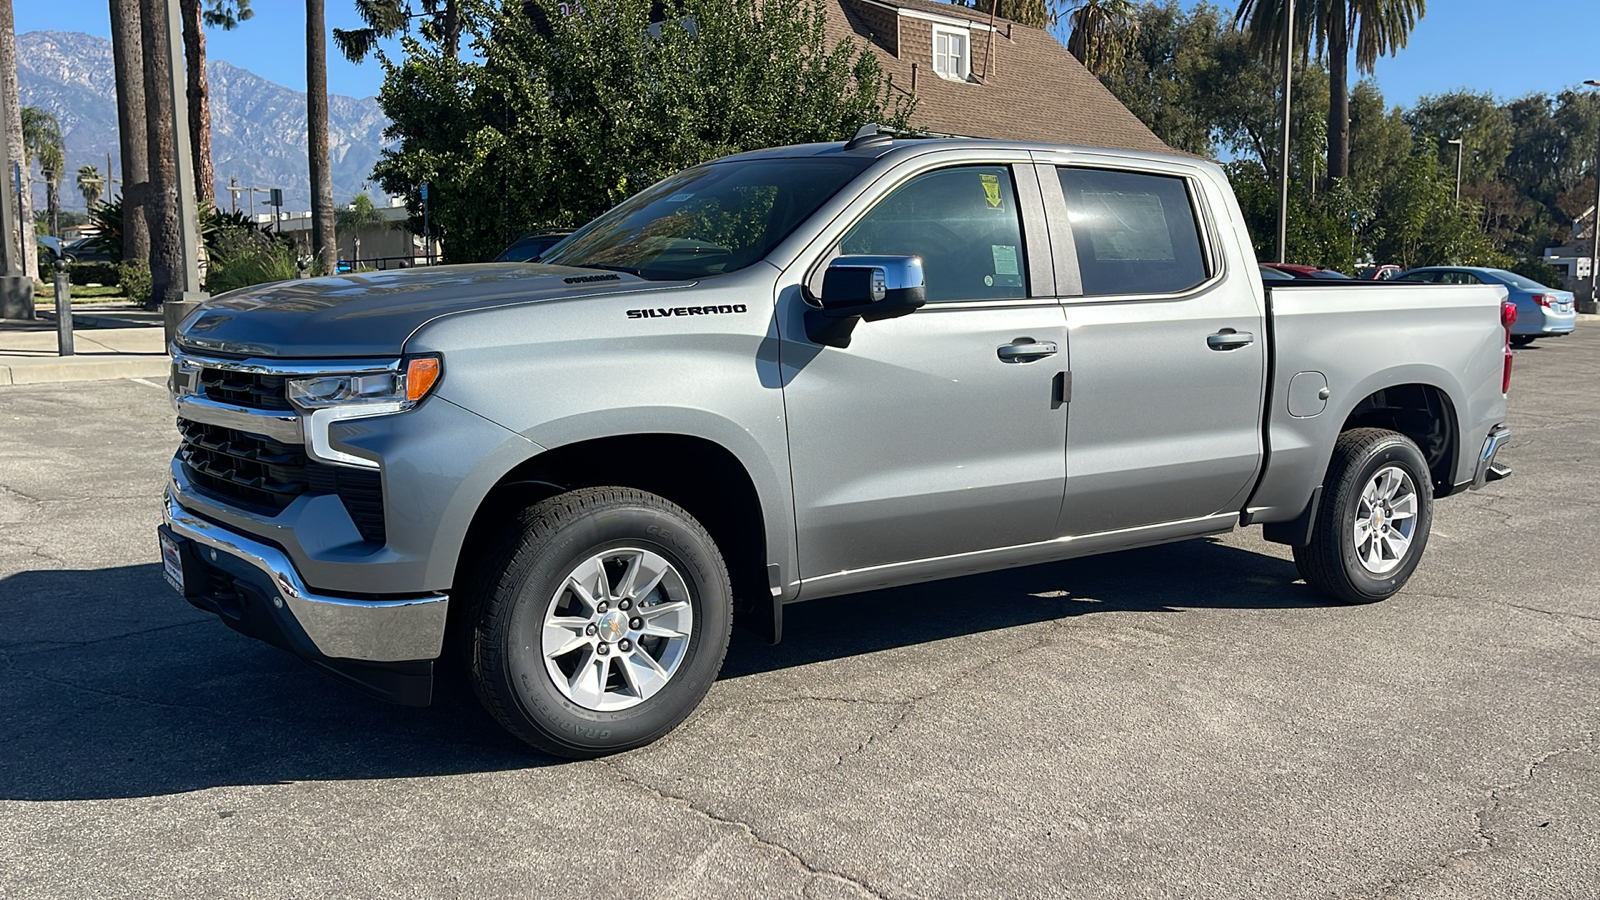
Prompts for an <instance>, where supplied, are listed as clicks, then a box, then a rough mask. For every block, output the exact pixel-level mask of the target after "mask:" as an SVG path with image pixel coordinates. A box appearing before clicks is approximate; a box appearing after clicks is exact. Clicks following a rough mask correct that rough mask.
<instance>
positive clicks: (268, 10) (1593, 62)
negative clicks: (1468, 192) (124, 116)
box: [13, 0, 1600, 104]
mask: <svg viewBox="0 0 1600 900" xmlns="http://www.w3.org/2000/svg"><path fill="white" fill-rule="evenodd" d="M1223 5H1224V6H1231V5H1232V2H1231V0H1225V2H1224V3H1223ZM254 9H255V11H256V16H255V18H254V19H251V20H250V21H249V22H246V23H245V24H244V25H242V26H241V27H240V28H238V29H237V30H235V31H232V32H225V31H220V30H216V29H212V30H210V31H209V32H208V33H207V42H208V46H207V50H208V52H209V53H210V55H211V56H212V57H213V58H215V59H225V60H227V61H228V62H231V63H233V64H234V65H236V66H240V67H242V68H245V69H249V70H250V71H252V72H255V73H256V74H257V75H261V76H262V77H264V78H267V79H270V80H272V81H275V82H277V83H279V84H282V85H285V86H287V87H292V88H295V89H297V90H304V89H305V71H306V70H305V4H304V3H302V2H300V0H255V3H254ZM13 10H14V13H15V15H16V23H17V30H18V31H19V32H25V31H38V30H49V29H54V30H60V31H86V32H89V33H91V34H96V35H100V36H102V37H109V36H110V33H111V24H110V19H109V13H108V12H107V10H108V3H107V0H48V2H46V0H23V2H21V3H14V5H13ZM327 18H328V25H329V27H333V28H354V27H359V25H360V23H359V21H357V20H356V17H355V12H354V4H353V3H351V2H350V0H328V2H327ZM1597 48H1600V2H1597V0H1523V2H1521V3H1513V4H1509V5H1508V4H1506V3H1505V2H1504V0H1433V2H1432V3H1430V4H1428V14H1427V15H1426V16H1425V17H1424V18H1423V20H1422V22H1421V24H1420V25H1419V26H1418V27H1417V30H1416V31H1415V32H1413V33H1412V35H1411V43H1410V46H1409V47H1408V48H1407V49H1406V50H1404V51H1402V52H1401V54H1400V55H1399V56H1398V57H1396V58H1394V59H1383V60H1380V61H1379V62H1378V68H1377V78H1378V83H1379V85H1380V86H1381V87H1382V89H1383V93H1384V97H1385V98H1386V99H1387V100H1388V101H1389V102H1390V103H1391V104H1394V103H1399V104H1410V103H1412V102H1413V101H1415V100H1416V99H1417V97H1419V96H1421V95H1423V94H1436V93H1439V92H1441V91H1447V90H1450V89H1452V88H1457V87H1467V88H1472V89H1474V90H1480V91H1484V90H1486V91H1491V92H1493V93H1495V94H1497V95H1499V96H1501V97H1502V98H1511V97H1519V96H1522V95H1523V94H1527V93H1530V92H1533V91H1545V92H1550V93H1554V92H1556V91H1559V90H1560V89H1562V88H1564V87H1570V86H1573V85H1576V84H1579V83H1581V82H1583V81H1584V80H1585V79H1589V78H1597V79H1600V49H1597ZM381 80H382V72H381V71H380V70H379V68H378V65H377V64H376V63H373V62H368V63H367V64H365V65H363V66H354V65H351V64H350V63H348V62H346V61H345V60H344V59H343V58H342V57H340V56H339V55H338V54H337V53H336V52H333V51H332V50H331V48H330V52H329V62H328V87H329V89H330V90H331V91H332V92H333V93H336V94H347V95H350V96H358V97H359V96H369V95H371V94H373V93H375V92H376V91H377V89H378V85H379V82H380V81H381Z"/></svg>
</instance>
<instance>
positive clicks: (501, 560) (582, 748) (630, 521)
mask: <svg viewBox="0 0 1600 900" xmlns="http://www.w3.org/2000/svg"><path fill="white" fill-rule="evenodd" d="M485 562H486V564H488V565H490V566H493V567H495V571H497V572H498V574H499V577H498V579H494V578H489V579H484V581H485V582H488V583H489V584H490V586H489V587H487V588H486V589H485V590H484V591H483V592H482V596H480V597H477V598H474V599H475V600H476V601H477V603H476V604H475V606H476V608H477V610H478V619H477V625H476V630H475V633H474V635H473V654H472V657H473V659H472V672H473V683H474V686H475V687H476V689H477V692H478V697H479V699H480V700H481V701H482V702H483V705H484V707H485V708H486V709H487V710H488V711H489V712H490V714H492V715H493V716H494V717H495V718H496V719H497V720H499V722H500V724H501V725H503V726H505V728H506V729H507V730H508V731H510V732H511V733H512V734H515V735H516V736H517V737H519V738H521V739H523V740H524V741H526V742H528V743H529V744H532V745H533V746H535V747H537V748H539V749H541V750H544V751H546V752H548V753H553V754H556V755H560V756H570V757H591V756H600V755H603V754H606V753H614V752H617V751H620V750H627V749H629V748H632V747H638V746H642V745H644V744H648V743H650V742H651V741H654V740H656V739H657V738H659V737H661V736H662V735H664V734H666V733H667V732H668V731H671V730H672V729H673V728H675V727H677V725H678V724H679V723H680V722H682V721H683V720H684V719H686V718H687V717H688V716H689V714H690V713H692V712H693V711H694V709H695V707H696V706H698V705H699V704H700V701H701V699H702V698H704V697H705V694H706V691H708V690H709V689H710V688H711V684H712V682H713V681H714V680H715V679H716V677H717V672H718V671H719V670H720V669H721V668H722V659H723V656H724V655H725V654H726V653H727V650H728V640H729V636H730V629H731V626H732V621H733V601H732V598H733V591H732V588H731V586H730V584H729V580H728V570H727V566H726V565H725V564H724V562H723V559H722V555H721V553H719V552H718V550H717V546H716V544H715V543H714V542H713V541H712V539H711V536H710V535H709V534H707V533H706V530H705V529H704V528H702V527H701V526H700V524H699V523H698V522H696V521H695V520H694V518H693V517H692V516H690V515H689V514H688V513H687V512H685V511H684V510H683V509H681V508H680V507H678V506H676V505H675V504H673V503H671V502H669V501H667V500H665V499H663V498H661V497H658V496H655V495H654V494H647V493H645V492H643V491H636V490H633V489H630V488H616V487H607V488H585V489H583V490H577V491H572V492H570V493H566V494H561V495H558V496H556V497H552V498H550V499H548V500H545V501H544V502H542V503H539V504H536V505H534V506H532V507H530V508H528V509H527V510H524V511H523V512H522V514H521V515H520V516H519V517H518V518H517V519H516V521H515V523H514V526H513V528H512V530H511V531H510V532H508V533H507V534H505V535H504V536H503V538H502V542H501V546H500V547H499V548H498V552H495V553H491V554H490V555H489V558H488V559H487V560H486V561H485Z"/></svg>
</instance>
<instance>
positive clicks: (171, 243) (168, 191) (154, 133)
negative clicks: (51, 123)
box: [139, 0, 183, 309]
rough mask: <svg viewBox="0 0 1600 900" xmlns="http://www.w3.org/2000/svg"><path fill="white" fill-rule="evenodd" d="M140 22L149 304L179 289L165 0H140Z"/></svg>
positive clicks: (174, 149) (174, 144)
mask: <svg viewBox="0 0 1600 900" xmlns="http://www.w3.org/2000/svg"><path fill="white" fill-rule="evenodd" d="M139 12H140V16H139V19H140V25H141V31H142V32H143V35H144V48H143V49H144V100H145V112H146V115H147V121H146V129H145V131H146V138H147V140H146V146H147V148H148V153H149V155H150V156H149V159H150V189H149V191H148V192H147V193H146V195H145V221H146V222H148V223H149V226H150V302H149V303H148V304H147V305H148V306H149V307H150V308H151V309H155V308H156V307H158V306H160V305H161V304H162V303H164V302H166V301H167V300H168V299H169V298H171V299H177V297H178V295H179V294H181V293H182V291H183V277H182V273H183V243H182V238H181V236H180V234H179V230H178V228H179V226H178V176H177V159H178V148H177V139H176V137H175V135H174V134H173V127H172V117H173V115H174V114H175V110H174V109H173V106H172V103H173V99H174V98H173V96H172V66H173V64H174V60H173V58H172V54H170V53H168V52H167V29H168V27H169V26H168V18H167V2H166V0H144V2H143V3H142V4H141V9H140V10H139Z"/></svg>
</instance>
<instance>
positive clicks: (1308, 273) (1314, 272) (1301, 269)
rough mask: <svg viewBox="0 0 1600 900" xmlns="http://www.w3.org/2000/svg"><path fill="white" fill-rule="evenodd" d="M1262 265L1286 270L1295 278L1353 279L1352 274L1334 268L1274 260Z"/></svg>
mask: <svg viewBox="0 0 1600 900" xmlns="http://www.w3.org/2000/svg"><path fill="white" fill-rule="evenodd" d="M1262 265H1263V266H1266V267H1268V268H1271V269H1277V270H1278V271H1279V272H1284V273H1286V274H1288V275H1292V276H1294V277H1295V278H1327V279H1333V280H1341V279H1342V280H1344V281H1350V280H1351V278H1350V276H1349V275H1346V274H1344V273H1343V272H1335V271H1334V270H1332V269H1321V268H1318V267H1316V266H1300V265H1295V264H1294V263H1273V262H1269V263H1262Z"/></svg>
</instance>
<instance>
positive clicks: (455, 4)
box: [444, 0, 461, 59]
mask: <svg viewBox="0 0 1600 900" xmlns="http://www.w3.org/2000/svg"><path fill="white" fill-rule="evenodd" d="M444 46H445V51H446V52H447V53H449V54H450V58H451V59H455V58H456V56H457V55H458V54H459V53H460V51H461V3H460V0H444Z"/></svg>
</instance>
